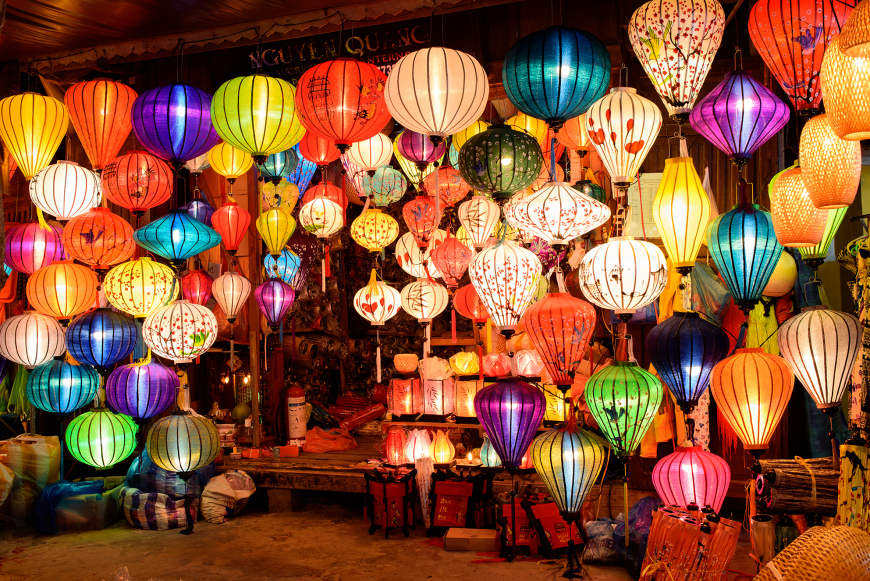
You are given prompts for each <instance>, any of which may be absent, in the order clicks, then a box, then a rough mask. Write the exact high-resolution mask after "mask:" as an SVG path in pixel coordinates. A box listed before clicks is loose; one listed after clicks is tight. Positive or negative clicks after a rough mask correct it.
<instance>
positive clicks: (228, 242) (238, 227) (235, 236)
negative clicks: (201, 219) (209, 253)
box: [211, 200, 251, 256]
mask: <svg viewBox="0 0 870 581" xmlns="http://www.w3.org/2000/svg"><path fill="white" fill-rule="evenodd" d="M211 224H212V227H213V228H214V230H215V232H217V233H218V235H219V236H220V237H221V242H223V243H224V247H225V248H226V249H227V252H229V253H230V256H235V255H236V252H237V251H238V250H239V245H240V244H241V243H242V239H244V237H245V234H246V233H247V231H248V228H249V227H250V226H251V215H250V214H249V213H248V211H247V210H245V209H244V208H242V207H241V206H239V205H238V204H237V203H236V202H235V201H232V200H227V202H226V203H225V204H224V205H223V206H221V207H220V209H218V210H215V213H214V214H213V215H212V217H211Z"/></svg>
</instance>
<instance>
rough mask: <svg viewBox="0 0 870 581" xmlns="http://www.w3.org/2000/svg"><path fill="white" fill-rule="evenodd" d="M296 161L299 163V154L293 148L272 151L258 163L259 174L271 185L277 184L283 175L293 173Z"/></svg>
mask: <svg viewBox="0 0 870 581" xmlns="http://www.w3.org/2000/svg"><path fill="white" fill-rule="evenodd" d="M297 163H299V156H298V154H297V153H296V150H295V149H293V148H290V149H287V150H284V151H279V152H277V153H272V154H270V155H269V157H267V158H266V161H264V162H263V163H262V164H260V166H259V169H260V175H261V176H262V177H263V179H264V180H266V181H271V182H272V185H275V186H277V185H278V184H279V183H281V180H282V179H284V176H288V175H290V174H291V173H293V170H295V169H296V164H297ZM297 197H298V196H297Z"/></svg>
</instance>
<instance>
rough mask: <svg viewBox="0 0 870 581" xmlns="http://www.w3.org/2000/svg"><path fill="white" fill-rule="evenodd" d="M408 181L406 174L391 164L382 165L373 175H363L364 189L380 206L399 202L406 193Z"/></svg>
mask: <svg viewBox="0 0 870 581" xmlns="http://www.w3.org/2000/svg"><path fill="white" fill-rule="evenodd" d="M407 189H408V182H407V180H405V176H403V175H402V173H401V172H400V171H398V170H396V169H393V168H392V167H390V166H381V167H379V168H377V169H376V170H375V173H374V174H373V175H371V176H369V175H368V174H366V175H364V176H363V190H364V191H365V194H366V195H367V196H368V197H369V198H371V199H372V201H373V202H374V203H375V205H376V206H378V207H384V206H389V205H390V204H392V203H394V202H398V201H399V200H400V199H402V196H403V195H405V190H407Z"/></svg>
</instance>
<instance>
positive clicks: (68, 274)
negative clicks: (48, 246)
mask: <svg viewBox="0 0 870 581" xmlns="http://www.w3.org/2000/svg"><path fill="white" fill-rule="evenodd" d="M99 284H100V282H99V281H98V280H97V275H96V274H94V271H93V270H91V269H90V268H88V267H86V266H82V265H81V264H76V263H74V262H73V261H71V260H60V261H57V262H53V263H51V264H49V265H48V266H46V267H43V268H40V269H39V270H37V271H36V272H34V273H33V275H32V276H31V277H30V278H29V279H27V289H26V290H27V300H28V301H30V305H31V306H32V307H33V308H34V309H36V311H37V312H40V313H42V314H43V315H49V316H51V317H54V318H55V319H60V320H61V321H68V320H69V319H70V318H72V317H73V316H75V315H78V314H79V313H83V312H85V311H86V310H88V309H89V308H90V307H91V306H92V305H93V304H94V301H95V300H96V298H97V287H98V286H99Z"/></svg>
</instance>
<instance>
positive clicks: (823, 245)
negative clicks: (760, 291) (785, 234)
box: [765, 206, 849, 294]
mask: <svg viewBox="0 0 870 581" xmlns="http://www.w3.org/2000/svg"><path fill="white" fill-rule="evenodd" d="M848 210H849V207H848V206H846V207H845V208H838V209H836V210H828V211H827V212H828V219H827V220H826V221H825V232H824V233H823V234H822V240H821V242H819V243H818V244H816V245H815V246H811V247H808V248H798V252H800V254H801V258H803V259H804V262H806V263H807V265H808V266H810V267H811V268H818V267H819V265H820V264H822V263H823V262H824V261H825V257H826V256H827V255H828V249H829V248H830V247H831V242H833V241H834V235H835V234H836V233H837V230H838V229H839V228H840V224H842V223H843V218H845V217H846V212H847V211H848ZM795 277H797V268H795ZM765 294H767V293H765Z"/></svg>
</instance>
